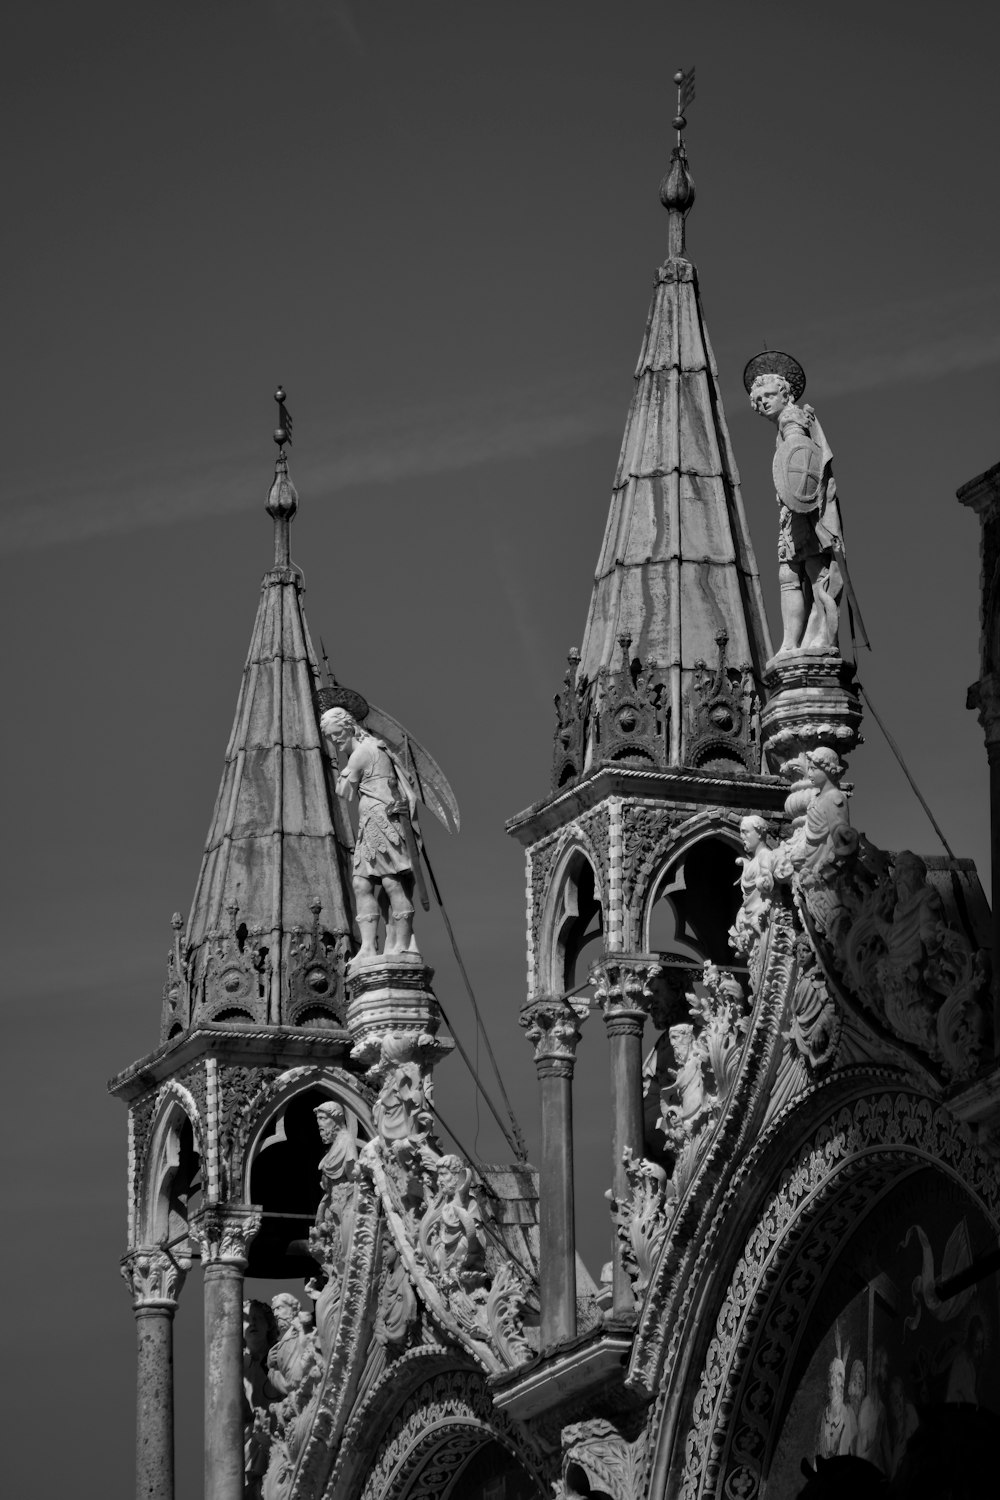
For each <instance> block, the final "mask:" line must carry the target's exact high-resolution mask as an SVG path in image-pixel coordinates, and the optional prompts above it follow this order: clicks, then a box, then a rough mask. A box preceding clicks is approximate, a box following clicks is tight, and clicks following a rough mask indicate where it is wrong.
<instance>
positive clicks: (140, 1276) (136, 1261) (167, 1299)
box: [121, 1246, 191, 1313]
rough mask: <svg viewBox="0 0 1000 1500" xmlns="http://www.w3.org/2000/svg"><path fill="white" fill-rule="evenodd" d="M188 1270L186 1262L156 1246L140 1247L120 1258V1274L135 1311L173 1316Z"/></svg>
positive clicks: (189, 1265)
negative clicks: (145, 1310) (156, 1312)
mask: <svg viewBox="0 0 1000 1500" xmlns="http://www.w3.org/2000/svg"><path fill="white" fill-rule="evenodd" d="M190 1267H191V1262H190V1261H189V1260H186V1259H178V1258H177V1257H176V1256H174V1255H171V1253H170V1251H169V1250H163V1249H161V1248H160V1247H159V1246H140V1247H139V1248H138V1249H135V1250H130V1251H129V1252H128V1254H127V1255H124V1256H122V1261H121V1273H122V1277H123V1279H124V1281H125V1285H126V1286H127V1287H128V1289H129V1292H130V1293H131V1296H132V1307H133V1309H134V1311H135V1312H141V1311H142V1310H143V1309H149V1310H151V1311H155V1310H159V1311H161V1312H166V1313H172V1312H173V1311H174V1309H175V1308H176V1306H177V1302H178V1299H179V1297H180V1294H181V1287H182V1286H183V1285H184V1278H185V1276H186V1275H187V1272H188V1271H189V1269H190Z"/></svg>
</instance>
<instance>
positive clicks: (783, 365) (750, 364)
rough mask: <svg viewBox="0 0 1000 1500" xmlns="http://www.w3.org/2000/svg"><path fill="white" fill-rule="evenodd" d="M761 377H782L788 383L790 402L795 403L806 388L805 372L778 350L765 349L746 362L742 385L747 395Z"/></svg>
mask: <svg viewBox="0 0 1000 1500" xmlns="http://www.w3.org/2000/svg"><path fill="white" fill-rule="evenodd" d="M761 375H781V376H783V377H784V379H785V380H787V381H788V387H789V390H790V391H791V393H792V400H793V401H796V402H797V401H798V400H799V398H800V396H801V395H802V392H803V391H804V390H805V388H806V372H805V370H803V368H802V366H801V365H800V364H799V362H798V360H797V359H793V358H792V356H791V355H790V354H782V352H781V350H780V349H765V350H763V352H762V353H760V354H755V355H754V357H753V359H751V360H748V361H747V367H746V369H745V370H744V371H743V385H744V387H745V389H746V392H747V394H748V395H749V393H750V390H751V388H752V386H753V383H754V381H755V380H757V379H759V377H760V376H761Z"/></svg>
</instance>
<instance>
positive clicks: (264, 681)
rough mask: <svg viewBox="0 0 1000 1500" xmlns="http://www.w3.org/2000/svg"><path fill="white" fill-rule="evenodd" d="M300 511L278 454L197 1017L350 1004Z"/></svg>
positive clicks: (192, 1013)
mask: <svg viewBox="0 0 1000 1500" xmlns="http://www.w3.org/2000/svg"><path fill="white" fill-rule="evenodd" d="M296 506H297V497H296V494H295V490H294V487H293V486H292V484H291V481H290V479H289V478H288V471H287V464H286V461H285V457H284V453H283V452H282V453H281V454H280V455H279V458H278V464H277V468H276V472H275V479H274V484H273V485H272V488H271V492H270V495H269V496H268V510H269V512H270V514H271V515H272V516H273V517H274V523H275V565H274V567H273V568H271V569H270V570H269V571H268V572H267V573H265V574H264V578H263V582H262V585H261V593H260V603H259V605H258V608H257V618H256V620H255V622H254V628H253V635H252V637H251V641H250V650H249V652H248V654H247V660H246V666H245V667H244V669H243V678H242V682H241V684H240V690H239V697H238V699H237V703H236V715H235V718H234V720H233V728H232V733H231V734H230V737H229V745H228V748H227V750H226V763H225V769H224V771H223V774H222V781H221V784H220V786H219V794H218V797H217V799H216V804H215V812H214V814H213V816H212V823H211V827H210V829H209V833H208V839H207V841H206V844H205V853H204V856H203V858H202V863H201V871H200V873H199V876H198V884H197V888H196V890H195V896H194V902H193V904H192V907H191V913H190V917H189V920H188V924H187V934H186V940H185V945H184V952H183V957H184V960H185V961H186V971H187V985H186V986H185V988H187V990H188V992H189V1018H190V1021H192V1022H193V1021H195V1020H198V1019H202V1020H234V1021H239V1020H246V1019H248V1018H249V1019H252V1020H255V1021H257V1022H262V1023H265V1024H277V1023H288V1022H293V1023H294V1022H295V1021H296V1020H298V1021H302V1020H306V1021H309V1020H313V1021H315V1020H317V1019H319V1020H327V1021H329V1020H333V1019H336V1018H337V1016H338V1014H339V1012H340V1010H341V1009H342V1004H341V1000H340V997H339V992H340V988H341V986H340V983H339V977H338V976H339V968H340V967H341V966H342V957H343V948H344V945H345V939H346V937H347V935H348V934H349V933H350V931H351V905H350V900H349V897H348V894H347V892H348V890H349V888H350V880H349V875H348V874H347V870H348V863H347V854H346V849H345V845H348V844H349V842H350V837H349V835H348V834H347V833H346V830H345V829H344V827H343V824H342V822H340V821H339V820H340V817H341V815H340V814H339V812H338V804H337V800H336V797H335V796H334V795H333V788H332V770H331V765H330V762H329V760H328V757H327V756H326V754H325V752H324V749H323V746H322V741H321V735H320V731H319V722H318V709H317V692H318V688H319V668H318V664H317V659H316V653H315V651H314V649H313V645H312V641H311V640H310V637H309V628H308V626H307V624H306V620H305V615H304V613H303V609H302V594H303V583H302V574H301V573H300V571H299V569H298V568H296V567H295V566H294V565H293V564H292V563H291V562H290V560H289V555H288V527H289V523H290V520H291V517H292V515H293V514H294V512H295V509H296ZM338 829H339V832H340V837H339V838H338ZM265 950H266V951H265ZM324 976H325V982H324ZM176 1008H177V1007H176V1006H175V1010H176ZM166 1019H167V1021H168V1022H169V1020H170V1017H169V1015H168V1016H167V1018H166ZM181 1019H182V1018H181V1017H177V1018H176V1019H175V1021H174V1026H175V1027H176V1021H177V1020H181ZM165 1029H167V1030H168V1031H169V1030H170V1026H169V1025H168V1026H167V1027H166V1028H165Z"/></svg>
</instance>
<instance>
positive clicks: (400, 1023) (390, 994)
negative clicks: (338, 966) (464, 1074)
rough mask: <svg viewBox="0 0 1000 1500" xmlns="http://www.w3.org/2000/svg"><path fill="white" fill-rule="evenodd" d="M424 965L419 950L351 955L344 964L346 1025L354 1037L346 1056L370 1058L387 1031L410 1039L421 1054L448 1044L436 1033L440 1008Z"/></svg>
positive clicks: (376, 1054)
mask: <svg viewBox="0 0 1000 1500" xmlns="http://www.w3.org/2000/svg"><path fill="white" fill-rule="evenodd" d="M433 977H434V970H433V969H430V968H428V966H427V965H426V964H425V963H424V961H423V959H422V958H421V956H420V954H419V953H393V954H389V955H388V956H387V955H385V954H381V953H379V954H377V955H376V956H375V957H373V958H366V959H361V960H358V959H353V960H352V962H351V963H350V964H349V965H348V967H347V975H346V981H345V983H346V989H347V1029H348V1030H349V1031H350V1033H351V1036H352V1037H353V1039H354V1046H353V1047H352V1048H351V1055H352V1057H354V1058H355V1059H357V1060H358V1061H359V1062H373V1061H375V1060H376V1059H377V1058H378V1057H379V1056H380V1054H381V1043H382V1038H383V1037H385V1036H388V1035H389V1034H390V1033H391V1034H392V1035H394V1036H396V1037H398V1038H401V1037H408V1038H411V1039H412V1041H413V1044H414V1045H415V1046H416V1045H419V1048H420V1051H421V1054H422V1055H424V1056H425V1057H427V1056H428V1055H429V1054H430V1053H434V1054H437V1055H440V1054H441V1053H444V1052H448V1051H450V1050H451V1048H452V1046H453V1045H454V1043H453V1042H452V1041H451V1040H450V1039H447V1038H443V1037H442V1038H440V1039H438V1038H437V1035H436V1033H437V1030H438V1027H439V1026H440V1024H441V1011H440V1007H439V1006H438V1003H437V998H436V996H435V994H434V991H433V990H432V989H431V980H432V979H433Z"/></svg>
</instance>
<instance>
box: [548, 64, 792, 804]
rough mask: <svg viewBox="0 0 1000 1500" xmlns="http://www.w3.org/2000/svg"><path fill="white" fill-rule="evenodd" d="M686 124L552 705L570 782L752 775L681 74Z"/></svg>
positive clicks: (736, 572) (726, 480)
mask: <svg viewBox="0 0 1000 1500" xmlns="http://www.w3.org/2000/svg"><path fill="white" fill-rule="evenodd" d="M676 81H677V83H678V111H677V116H676V118H675V119H674V122H673V123H674V127H675V129H676V130H677V132H678V137H677V145H676V146H675V147H674V149H673V153H672V157H671V163H670V168H669V170H668V172H667V174H666V176H665V177H664V179H663V182H662V183H661V187H660V197H661V201H662V202H663V204H664V206H665V208H666V209H667V213H668V215H669V225H668V254H667V259H666V260H665V261H664V263H663V265H661V266H660V268H659V271H658V272H657V277H656V286H655V289H654V292H653V300H652V304H651V306H650V310H649V317H648V320H647V323H646V332H645V336H644V338H643V341H642V348H641V350H640V353H639V362H638V364H637V366H636V371H635V392H634V395H633V397H632V405H631V407H630V409H629V414H628V419H627V421H626V424H625V435H624V439H623V442H622V448H621V456H620V458H619V462H618V471H617V473H616V475H615V480H614V486H613V490H612V496H611V509H610V512H609V515H608V523H607V529H606V531H605V535H604V545H603V547H602V549H601V555H600V560H599V562H598V566H597V573H596V576H595V579H594V588H593V594H592V597H591V602H590V610H589V612H588V615H587V624H586V629H585V632H584V638H583V646H582V649H581V651H580V654H579V663H578V665H577V664H576V663H575V662H573V661H571V666H570V672H569V674H568V677H567V691H564V692H563V693H562V694H561V695H560V699H559V709H558V711H559V727H558V729H557V734H556V754H555V764H554V767H553V779H554V782H555V785H557V786H559V785H563V784H565V783H566V782H568V781H569V780H572V779H573V777H574V776H577V775H579V774H580V773H581V772H582V771H583V770H584V768H585V767H586V766H589V765H592V764H594V763H596V762H598V761H601V760H608V759H615V760H617V759H624V760H627V759H633V760H637V761H642V760H646V761H652V762H653V763H658V764H661V765H674V766H676V765H685V766H692V767H702V768H704V767H705V766H707V765H709V764H711V763H719V765H720V768H725V766H726V764H728V765H729V766H730V767H731V768H733V769H735V770H737V771H739V770H740V769H741V768H742V770H743V771H744V772H745V771H756V770H758V769H759V763H760V760H759V746H758V745H757V744H756V730H755V728H754V721H755V717H756V712H757V708H758V707H759V694H760V680H761V677H762V673H763V668H764V664H765V662H766V661H767V660H768V658H769V657H770V655H771V645H770V640H769V636H768V629H767V621H766V617H765V614H764V604H763V599H762V596H761V591H760V581H759V577H758V573H757V564H756V561H755V559H754V554H753V546H752V544H751V541H750V534H749V530H748V527H747V522H746V516H745V514H744V510H743V501H742V498H741V495H740V481H739V474H738V472H737V468H736V462H735V459H734V457H733V452H732V446H731V443H730V440H729V432H728V429H727V426H726V418H725V413H724V411H723V407H722V396H721V393H720V391H719V380H718V371H717V369H716V365H715V359H714V356H713V354H712V348H711V344H710V342H709V337H708V330H707V328H706V326H705V319H704V314H703V312H702V307H701V300H700V297H699V294H698V277H697V272H696V271H695V268H694V266H693V265H692V263H691V262H690V261H689V260H688V259H687V256H686V252H685V244H684V227H685V220H686V218H687V215H688V213H689V212H690V210H691V207H692V205H693V203H694V183H693V181H692V179H691V175H690V172H689V170H688V162H687V152H686V149H685V146H684V138H683V133H682V132H683V129H684V127H685V125H686V120H685V118H684V114H683V107H684V106H686V105H687V104H689V103H690V102H691V100H692V99H693V97H694V88H693V84H694V73H693V69H692V70H691V72H690V73H689V74H678V75H677V77H676Z"/></svg>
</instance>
